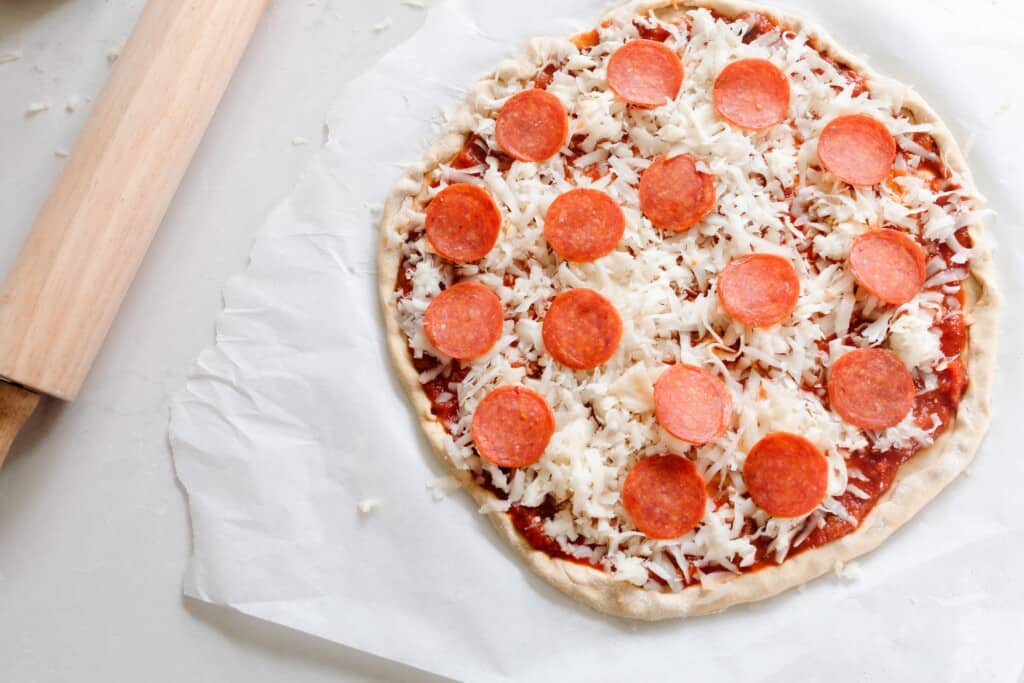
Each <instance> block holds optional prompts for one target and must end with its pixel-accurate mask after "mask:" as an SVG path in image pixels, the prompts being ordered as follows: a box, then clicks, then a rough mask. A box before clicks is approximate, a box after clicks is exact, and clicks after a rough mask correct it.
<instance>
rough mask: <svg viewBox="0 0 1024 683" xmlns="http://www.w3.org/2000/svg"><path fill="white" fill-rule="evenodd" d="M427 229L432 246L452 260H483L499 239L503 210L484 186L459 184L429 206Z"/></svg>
mask: <svg viewBox="0 0 1024 683" xmlns="http://www.w3.org/2000/svg"><path fill="white" fill-rule="evenodd" d="M426 231H427V241H428V242H430V246H431V247H433V248H434V251H436V252H437V253H438V254H440V255H441V256H442V257H444V258H446V259H448V260H449V261H454V262H455V263H469V262H470V261H479V260H480V259H482V258H483V257H484V256H486V255H487V252H489V251H490V250H491V249H493V248H494V245H495V243H497V241H498V233H499V232H500V231H501V212H500V211H499V210H498V205H497V204H495V203H494V200H493V199H491V195H489V194H487V192H486V191H485V190H483V189H482V188H480V187H477V186H476V185H470V184H468V183H456V184H455V185H449V186H448V187H446V188H445V189H443V190H441V192H439V193H438V195H437V196H436V197H434V199H433V200H431V202H430V204H428V205H427V218H426Z"/></svg>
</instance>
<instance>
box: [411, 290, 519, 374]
mask: <svg viewBox="0 0 1024 683" xmlns="http://www.w3.org/2000/svg"><path fill="white" fill-rule="evenodd" d="M502 318H503V312H502V308H501V300H500V299H498V295H497V294H495V293H494V292H492V291H491V290H489V289H487V287H484V286H483V285H481V284H479V283H476V282H459V283H458V284H454V285H452V286H451V287H449V288H448V289H446V290H444V291H443V292H441V293H440V294H439V295H438V296H437V298H436V299H434V300H433V301H431V302H430V305H429V306H427V310H426V312H425V313H424V314H423V332H424V334H426V335H427V339H429V340H430V343H431V344H433V346H434V348H435V349H437V350H438V351H440V352H441V353H443V354H444V355H446V356H448V357H449V358H457V359H459V360H472V359H473V358H479V357H480V356H482V355H484V354H485V353H487V352H488V351H490V350H491V348H492V347H493V346H494V345H495V344H496V343H497V341H498V339H499V338H500V337H501V327H502V323H503V320H502Z"/></svg>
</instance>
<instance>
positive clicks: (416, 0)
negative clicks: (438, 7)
mask: <svg viewBox="0 0 1024 683" xmlns="http://www.w3.org/2000/svg"><path fill="white" fill-rule="evenodd" d="M402 4H403V5H405V6H406V7H413V8H415V9H426V8H427V5H426V3H424V2H422V0H402Z"/></svg>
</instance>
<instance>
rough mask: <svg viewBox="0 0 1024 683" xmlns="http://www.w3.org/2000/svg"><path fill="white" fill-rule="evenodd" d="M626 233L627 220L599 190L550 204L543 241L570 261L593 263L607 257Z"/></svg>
mask: <svg viewBox="0 0 1024 683" xmlns="http://www.w3.org/2000/svg"><path fill="white" fill-rule="evenodd" d="M625 231H626V216H625V214H623V213H622V209H621V208H619V205H618V204H616V203H615V200H614V199H612V198H611V197H609V196H608V195H607V194H606V193H604V192H601V191H600V190H591V189H577V190H569V191H568V192H566V193H565V194H562V195H559V197H558V198H557V199H556V200H555V201H553V202H551V206H550V207H548V210H547V214H546V215H545V217H544V238H545V239H546V240H547V241H548V244H550V245H551V248H552V249H554V250H555V253H556V254H558V255H559V256H561V257H562V258H564V259H565V260H567V261H577V262H580V261H594V260H596V259H599V258H601V257H602V256H605V255H607V254H608V253H610V252H611V251H612V250H613V249H615V246H616V245H617V244H618V243H619V240H621V239H622V234H623V233H624V232H625Z"/></svg>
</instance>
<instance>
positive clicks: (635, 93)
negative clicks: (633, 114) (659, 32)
mask: <svg viewBox="0 0 1024 683" xmlns="http://www.w3.org/2000/svg"><path fill="white" fill-rule="evenodd" d="M607 72H608V87H609V88H611V90H612V92H614V93H615V94H616V95H618V96H619V97H621V98H622V99H624V100H625V101H626V102H628V103H629V104H634V105H636V106H638V107H643V108H645V109H653V108H654V107H660V106H661V105H663V104H665V103H666V102H668V101H669V100H674V99H675V98H676V96H677V95H678V94H679V89H680V88H681V87H682V86H683V62H682V60H680V59H679V55H678V54H676V53H675V51H674V50H673V49H672V48H670V47H669V46H667V45H665V44H664V43H659V42H658V41H656V40H644V39H639V40H631V41H629V42H628V43H626V44H625V45H623V46H622V47H620V48H619V49H618V50H616V51H615V52H614V53H613V54H612V56H611V58H609V59H608V69H607Z"/></svg>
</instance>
